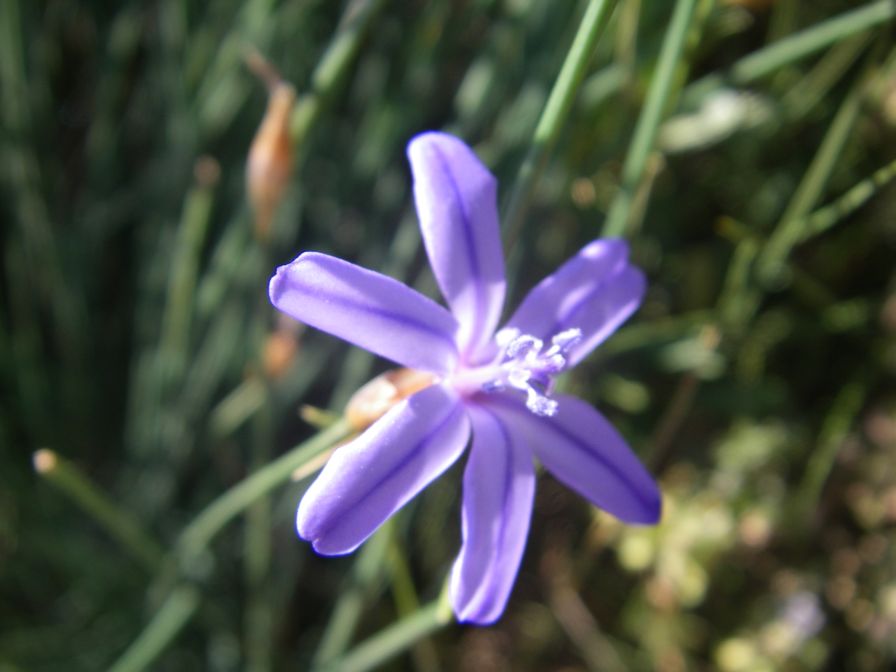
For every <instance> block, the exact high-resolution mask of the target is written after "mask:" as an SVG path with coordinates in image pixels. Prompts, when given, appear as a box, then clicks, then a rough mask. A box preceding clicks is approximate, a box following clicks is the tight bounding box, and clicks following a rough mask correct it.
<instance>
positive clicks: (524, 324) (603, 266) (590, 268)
mask: <svg viewBox="0 0 896 672" xmlns="http://www.w3.org/2000/svg"><path fill="white" fill-rule="evenodd" d="M646 287H647V283H646V282H645V280H644V274H643V273H641V271H640V270H639V269H638V268H636V267H634V266H631V265H630V264H629V263H628V245H627V244H626V243H625V241H623V240H618V239H612V238H608V239H601V240H595V241H593V242H591V243H589V244H588V245H586V246H585V247H583V248H582V249H581V250H580V251H579V252H578V254H576V255H575V256H574V257H572V258H571V259H570V260H569V261H567V262H566V263H565V264H563V266H561V267H560V268H559V269H558V270H557V271H556V272H555V273H554V274H553V275H549V276H548V277H546V278H545V279H544V280H542V281H541V282H540V283H538V285H536V286H535V287H534V288H533V289H532V291H531V292H529V294H528V295H527V296H526V298H525V299H524V300H523V302H522V304H520V307H519V308H517V310H516V312H515V313H514V314H513V317H511V318H510V320H509V321H508V323H507V326H508V327H515V328H517V329H519V330H520V331H521V332H522V333H524V334H531V335H532V336H536V337H537V338H540V339H542V340H545V341H549V340H550V337H551V336H553V335H554V334H557V333H559V332H561V331H564V330H566V329H571V328H574V327H575V328H578V329H581V330H582V340H581V341H580V342H579V343H578V344H577V345H575V346H574V347H572V348H570V351H569V360H568V361H569V366H574V365H575V364H577V363H578V362H579V361H581V360H582V359H583V358H585V357H586V356H587V355H588V353H590V352H591V351H592V350H593V349H594V348H595V347H597V346H598V345H600V343H602V342H603V341H604V340H605V339H606V338H607V337H608V336H609V335H610V334H612V333H613V332H614V331H616V329H618V328H619V326H620V325H621V324H622V323H623V322H625V320H626V319H628V317H629V316H630V315H631V314H632V313H633V312H635V310H637V308H638V306H639V305H641V299H643V298H644V291H645V289H646Z"/></svg>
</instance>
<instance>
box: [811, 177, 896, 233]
mask: <svg viewBox="0 0 896 672" xmlns="http://www.w3.org/2000/svg"><path fill="white" fill-rule="evenodd" d="M894 178H896V161H892V162H891V163H888V164H887V165H886V166H883V167H882V168H878V169H877V170H876V171H874V173H873V174H872V175H871V176H870V177H867V178H865V179H864V180H862V181H861V182H859V183H858V184H856V185H855V186H853V187H852V188H851V189H850V190H849V191H847V192H846V193H845V194H843V195H842V196H840V198H838V199H837V200H835V201H833V202H832V203H830V204H828V205H826V206H824V207H823V208H819V209H818V210H816V211H815V212H813V213H812V214H811V215H809V216H808V217H807V218H806V220H805V222H804V223H801V224H800V226H799V228H800V238H799V241H798V242H800V243H802V242H804V241H806V240H808V239H809V238H812V237H813V236H817V235H819V234H821V233H824V232H825V231H827V230H828V229H830V228H831V227H832V226H834V225H835V224H837V222H839V221H841V220H842V219H843V218H844V217H846V216H848V215H850V214H851V213H853V212H854V211H856V210H857V209H858V208H860V207H861V206H863V205H864V204H865V203H867V202H868V200H869V199H870V198H871V197H872V196H874V195H875V194H876V193H877V192H878V191H880V189H881V188H882V187H884V186H885V185H887V184H889V183H890V182H892V181H893V179H894Z"/></svg>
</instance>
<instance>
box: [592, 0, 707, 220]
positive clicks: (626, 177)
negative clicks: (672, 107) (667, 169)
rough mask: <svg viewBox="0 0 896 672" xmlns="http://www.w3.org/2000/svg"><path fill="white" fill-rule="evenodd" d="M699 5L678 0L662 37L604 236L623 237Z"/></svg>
mask: <svg viewBox="0 0 896 672" xmlns="http://www.w3.org/2000/svg"><path fill="white" fill-rule="evenodd" d="M696 7H697V0H678V2H677V3H676V4H675V10H674V12H673V14H672V20H671V21H670V23H669V29H668V30H667V31H666V36H665V38H664V39H663V46H662V49H661V51H660V55H659V59H658V63H659V65H658V66H657V70H656V74H655V75H654V77H653V80H652V81H651V82H650V88H649V89H648V91H647V99H646V100H645V101H644V109H643V110H642V112H641V115H640V116H639V117H638V123H637V125H636V126H635V133H634V137H633V138H632V142H631V144H630V145H629V150H628V154H627V155H626V157H625V163H624V164H623V166H622V180H621V184H620V185H619V191H618V192H617V194H616V197H615V198H614V199H613V202H612V204H611V205H610V212H609V214H608V215H607V221H606V222H605V223H604V230H603V235H604V236H608V237H611V236H621V235H623V234H624V233H625V230H626V226H627V224H628V221H629V215H630V213H631V208H632V204H633V203H634V200H635V194H636V193H637V191H638V186H639V185H640V184H641V180H642V179H643V177H644V174H645V170H646V168H647V162H648V157H649V155H650V152H651V151H652V149H653V145H654V142H655V140H656V134H657V131H658V130H659V126H660V122H661V121H662V119H663V113H664V112H665V110H666V106H667V103H668V101H669V95H670V93H671V91H672V84H673V80H674V79H675V77H674V75H675V70H676V68H677V66H678V63H679V61H680V59H681V55H682V53H683V52H684V46H685V42H686V40H687V36H688V32H689V29H690V27H691V21H692V19H693V18H694V10H695V9H696Z"/></svg>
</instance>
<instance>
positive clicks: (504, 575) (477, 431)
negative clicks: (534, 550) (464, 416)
mask: <svg viewBox="0 0 896 672" xmlns="http://www.w3.org/2000/svg"><path fill="white" fill-rule="evenodd" d="M469 413H470V420H471V421H472V424H473V446H472V448H471V450H470V457H469V460H468V461H467V467H466V470H465V471H464V496H463V508H462V512H461V513H462V520H461V522H462V529H463V539H464V541H463V546H462V547H461V551H460V555H458V557H457V560H456V561H455V563H454V568H453V569H452V572H451V602H452V604H453V606H454V613H455V614H456V615H457V620H458V621H461V622H463V621H469V622H472V623H479V624H486V623H492V622H494V621H496V620H497V619H498V618H499V617H500V616H501V614H502V613H503V612H504V607H505V605H506V604H507V599H508V598H509V597H510V591H511V590H512V588H513V583H514V580H515V579H516V575H517V571H518V570H519V566H520V561H521V560H522V557H523V549H524V548H525V546H526V536H527V534H528V532H529V520H530V518H531V515H532V501H533V497H534V494H535V470H534V468H533V465H532V455H531V453H530V452H529V450H528V449H527V448H526V447H524V446H520V445H516V444H514V442H513V441H512V437H511V434H510V432H509V431H508V430H507V428H506V427H505V425H504V422H503V420H501V418H500V417H498V416H497V415H495V414H494V413H492V412H490V411H489V410H488V409H487V408H486V407H484V406H476V405H472V404H471V405H470V407H469Z"/></svg>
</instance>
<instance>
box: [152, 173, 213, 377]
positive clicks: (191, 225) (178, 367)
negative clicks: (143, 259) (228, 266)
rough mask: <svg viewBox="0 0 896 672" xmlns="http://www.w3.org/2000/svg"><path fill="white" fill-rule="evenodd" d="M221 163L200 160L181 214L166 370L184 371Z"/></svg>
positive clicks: (168, 309)
mask: <svg viewBox="0 0 896 672" xmlns="http://www.w3.org/2000/svg"><path fill="white" fill-rule="evenodd" d="M218 170H219V169H218V167H217V165H216V164H214V163H213V161H212V160H211V159H204V160H203V159H200V162H197V167H196V174H197V181H198V184H197V185H196V186H195V187H193V188H192V189H191V190H190V192H189V193H188V194H187V197H186V199H185V201H184V210H183V214H182V215H181V221H180V226H179V228H178V232H177V239H176V241H175V244H174V260H173V262H172V265H171V272H170V274H169V276H168V277H169V283H168V297H167V300H166V302H165V313H164V317H163V321H162V324H163V330H162V342H161V346H160V353H161V354H162V356H163V358H164V360H163V361H164V363H165V366H166V370H168V371H171V372H180V371H182V370H183V368H184V364H185V363H186V361H187V348H188V346H189V338H190V321H191V317H192V315H193V301H194V296H195V293H196V279H197V276H198V272H199V257H200V255H201V254H202V246H203V243H204V241H205V235H206V232H207V231H208V224H209V220H210V217H211V211H212V204H213V197H214V191H213V189H214V185H215V183H216V182H217V179H218V175H217V173H218Z"/></svg>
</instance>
